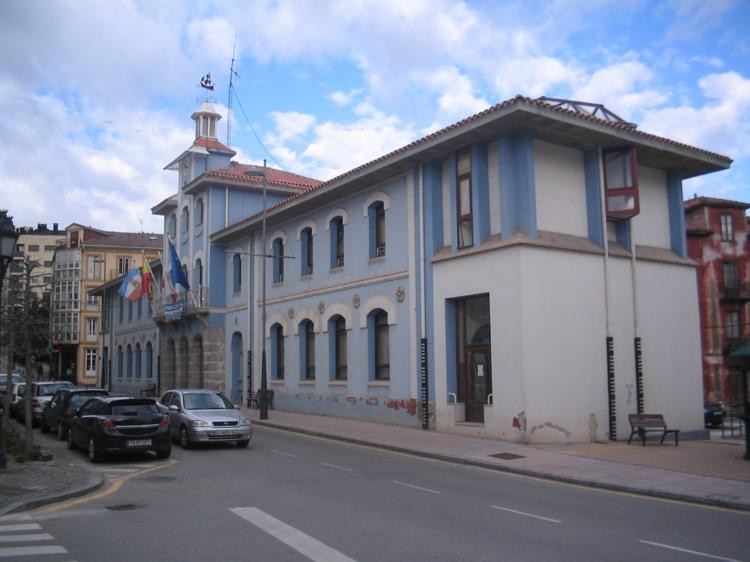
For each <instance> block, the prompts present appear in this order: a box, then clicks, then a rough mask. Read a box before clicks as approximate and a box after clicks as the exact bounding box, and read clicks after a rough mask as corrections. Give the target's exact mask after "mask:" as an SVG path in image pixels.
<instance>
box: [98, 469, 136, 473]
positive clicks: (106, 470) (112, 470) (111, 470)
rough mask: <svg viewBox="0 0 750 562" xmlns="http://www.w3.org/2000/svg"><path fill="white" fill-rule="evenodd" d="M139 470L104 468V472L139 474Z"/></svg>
mask: <svg viewBox="0 0 750 562" xmlns="http://www.w3.org/2000/svg"><path fill="white" fill-rule="evenodd" d="M138 470H139V469H137V468H103V469H102V472H124V473H128V472H138Z"/></svg>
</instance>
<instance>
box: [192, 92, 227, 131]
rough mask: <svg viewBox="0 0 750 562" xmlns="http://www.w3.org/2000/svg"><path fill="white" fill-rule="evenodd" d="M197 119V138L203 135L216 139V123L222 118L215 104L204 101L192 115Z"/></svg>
mask: <svg viewBox="0 0 750 562" xmlns="http://www.w3.org/2000/svg"><path fill="white" fill-rule="evenodd" d="M190 117H191V118H192V119H193V121H195V138H196V139H199V138H201V137H205V138H209V139H215V138H216V123H217V122H218V121H219V119H221V115H219V114H218V113H216V110H215V109H214V106H213V105H212V104H211V103H209V102H208V101H204V102H203V105H201V106H200V108H198V110H197V111H196V112H195V113H193V114H192V115H191V116H190Z"/></svg>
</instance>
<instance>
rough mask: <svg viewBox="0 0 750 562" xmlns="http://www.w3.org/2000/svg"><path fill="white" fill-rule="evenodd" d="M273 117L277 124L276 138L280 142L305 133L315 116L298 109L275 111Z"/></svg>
mask: <svg viewBox="0 0 750 562" xmlns="http://www.w3.org/2000/svg"><path fill="white" fill-rule="evenodd" d="M271 118H272V119H273V121H274V123H275V125H276V131H277V134H276V135H275V137H276V140H277V141H279V142H283V141H287V140H291V139H294V138H297V137H299V136H300V135H303V134H305V133H306V132H307V131H308V130H310V127H312V125H313V123H315V116H314V115H309V114H307V113H300V112H298V111H285V112H281V111H274V112H272V113H271Z"/></svg>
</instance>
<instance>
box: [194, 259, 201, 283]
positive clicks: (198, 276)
mask: <svg viewBox="0 0 750 562" xmlns="http://www.w3.org/2000/svg"><path fill="white" fill-rule="evenodd" d="M202 286H203V262H202V261H201V260H200V259H197V260H195V267H193V287H194V288H198V287H202Z"/></svg>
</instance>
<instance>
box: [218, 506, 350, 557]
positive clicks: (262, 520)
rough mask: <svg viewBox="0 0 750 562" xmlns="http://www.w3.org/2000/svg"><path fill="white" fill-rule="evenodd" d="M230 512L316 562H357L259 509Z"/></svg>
mask: <svg viewBox="0 0 750 562" xmlns="http://www.w3.org/2000/svg"><path fill="white" fill-rule="evenodd" d="M230 511H231V512H232V513H234V514H235V515H239V516H240V517H242V518H243V519H244V520H245V521H248V522H249V523H252V524H253V525H255V526H256V527H258V528H259V529H260V530H262V531H265V532H266V533H268V534H269V535H271V536H272V537H274V538H276V539H278V540H279V541H281V542H283V543H284V544H285V545H287V546H289V547H291V548H293V549H294V550H296V551H297V552H299V553H300V554H302V555H303V556H306V557H307V558H309V559H310V560H313V561H314V562H355V560H354V559H353V558H349V557H348V556H347V555H346V554H344V553H342V552H339V551H338V550H335V549H333V548H331V547H330V546H328V545H327V544H325V543H322V542H320V541H319V540H318V539H315V538H313V537H311V536H310V535H307V534H305V533H303V532H302V531H300V530H299V529H296V528H294V527H292V526H291V525H287V524H286V523H284V522H283V521H281V520H280V519H276V518H275V517H273V516H271V515H269V514H268V513H266V512H265V511H262V510H260V509H258V508H257V507H235V508H234V509H230Z"/></svg>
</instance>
